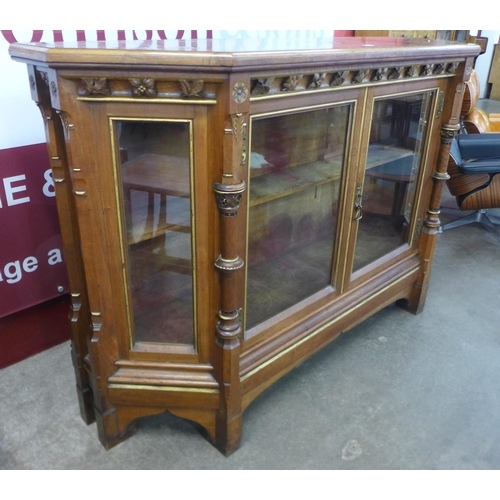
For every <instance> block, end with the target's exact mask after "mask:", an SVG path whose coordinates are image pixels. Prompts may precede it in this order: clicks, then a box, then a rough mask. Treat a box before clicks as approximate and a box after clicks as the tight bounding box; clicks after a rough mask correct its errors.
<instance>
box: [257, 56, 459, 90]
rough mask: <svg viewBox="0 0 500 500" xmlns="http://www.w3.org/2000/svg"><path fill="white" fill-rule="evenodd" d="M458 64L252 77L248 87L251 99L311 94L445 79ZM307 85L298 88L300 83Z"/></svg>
mask: <svg viewBox="0 0 500 500" xmlns="http://www.w3.org/2000/svg"><path fill="white" fill-rule="evenodd" d="M458 65H459V63H458V62H451V63H450V62H441V63H428V64H413V65H409V66H393V67H384V68H358V69H343V70H335V71H331V72H317V73H313V74H311V75H307V74H305V75H304V74H298V75H286V76H273V77H266V78H262V77H261V78H254V79H252V85H251V89H252V90H251V92H250V94H251V96H252V97H259V96H264V95H269V94H270V95H276V94H281V93H285V92H290V91H296V92H297V91H314V90H316V89H320V88H322V87H323V88H325V87H327V86H329V87H341V86H343V87H344V86H350V85H369V84H376V83H378V82H382V81H386V80H388V81H396V80H404V79H406V78H408V79H409V78H425V77H432V76H441V75H443V76H447V75H450V74H454V73H455V71H456V70H457V68H458ZM302 79H305V80H306V81H307V82H308V84H306V85H305V87H300V86H299V82H300V80H302Z"/></svg>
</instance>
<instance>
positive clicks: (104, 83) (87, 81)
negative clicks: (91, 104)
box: [82, 78, 111, 96]
mask: <svg viewBox="0 0 500 500" xmlns="http://www.w3.org/2000/svg"><path fill="white" fill-rule="evenodd" d="M82 85H83V89H84V92H85V94H86V95H93V96H99V95H111V91H110V89H109V85H108V80H107V79H106V78H82Z"/></svg>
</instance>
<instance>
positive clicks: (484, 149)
mask: <svg viewBox="0 0 500 500" xmlns="http://www.w3.org/2000/svg"><path fill="white" fill-rule="evenodd" d="M448 174H449V175H450V179H449V180H448V181H447V185H448V188H449V190H450V193H451V194H452V195H453V196H455V198H456V200H457V204H458V207H459V209H460V210H475V213H474V214H472V215H469V216H467V217H463V218H462V219H459V220H457V221H454V222H451V223H449V224H446V225H444V226H441V227H440V228H439V232H440V233H441V232H443V231H445V230H447V229H452V228H455V227H459V226H464V225H466V224H471V223H473V222H479V223H481V224H482V225H483V226H484V227H486V228H487V229H488V230H490V231H491V232H492V233H493V234H494V235H495V236H496V237H497V238H499V239H500V228H498V227H496V224H500V217H498V216H496V215H493V214H491V213H488V209H491V208H500V133H499V134H497V133H488V134H458V136H457V137H456V139H453V142H452V145H451V151H450V158H449V162H448Z"/></svg>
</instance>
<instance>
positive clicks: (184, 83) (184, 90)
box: [179, 80, 205, 97]
mask: <svg viewBox="0 0 500 500" xmlns="http://www.w3.org/2000/svg"><path fill="white" fill-rule="evenodd" d="M204 85H205V84H204V82H203V80H192V81H189V80H179V87H180V90H181V94H182V96H183V97H203V88H204Z"/></svg>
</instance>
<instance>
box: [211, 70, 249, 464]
mask: <svg viewBox="0 0 500 500" xmlns="http://www.w3.org/2000/svg"><path fill="white" fill-rule="evenodd" d="M226 92H227V95H228V97H229V99H228V103H227V110H228V112H229V113H228V114H227V115H226V117H225V120H224V139H223V172H222V179H221V181H220V182H215V183H214V185H213V190H214V193H215V199H216V202H217V207H218V210H219V214H220V254H219V256H218V258H217V259H216V261H215V267H216V268H217V270H218V271H219V275H220V310H219V313H218V316H219V318H218V319H219V321H218V323H217V326H216V329H215V333H216V340H215V342H216V349H215V353H216V359H215V363H214V373H215V376H216V378H217V380H218V381H219V387H220V392H221V396H220V407H219V411H218V414H217V424H216V445H217V447H218V448H219V450H220V451H221V452H222V453H224V454H225V455H229V454H230V453H232V452H233V451H234V450H235V449H236V448H238V447H239V445H240V440H241V425H242V404H241V402H242V394H241V388H240V354H241V342H242V340H241V337H242V333H243V329H242V325H241V321H240V316H241V311H242V308H243V303H242V302H243V301H242V293H241V288H242V287H243V286H244V261H243V259H242V258H241V256H240V255H239V254H238V247H241V244H242V243H244V241H241V238H240V235H241V234H242V233H244V228H245V224H246V218H245V217H242V216H241V215H239V214H238V211H239V209H240V205H241V203H242V197H243V195H244V194H245V191H246V184H245V181H244V180H243V176H244V172H246V167H247V147H248V145H247V140H248V138H247V125H248V108H249V99H248V96H249V81H247V80H245V79H243V80H242V79H241V78H237V77H234V76H232V77H231V78H230V79H229V82H228V86H227V88H226Z"/></svg>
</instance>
